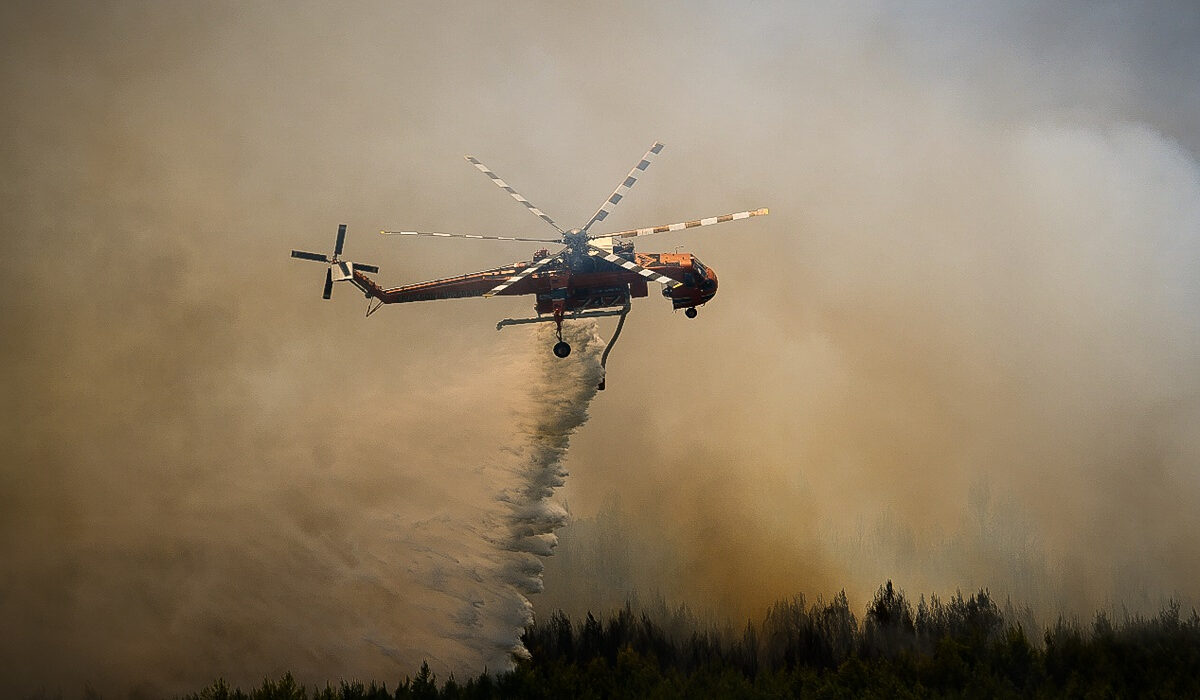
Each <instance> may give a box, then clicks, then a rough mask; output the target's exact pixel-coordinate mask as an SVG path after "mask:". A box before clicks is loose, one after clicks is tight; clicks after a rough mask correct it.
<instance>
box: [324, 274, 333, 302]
mask: <svg viewBox="0 0 1200 700" xmlns="http://www.w3.org/2000/svg"><path fill="white" fill-rule="evenodd" d="M331 294H333V268H326V270H325V291H324V292H322V293H321V296H322V297H324V298H326V299H328V298H329V296H330V295H331Z"/></svg>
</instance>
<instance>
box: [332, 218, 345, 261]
mask: <svg viewBox="0 0 1200 700" xmlns="http://www.w3.org/2000/svg"><path fill="white" fill-rule="evenodd" d="M345 244H346V224H339V225H338V236H337V243H336V244H335V245H334V246H333V255H334V257H336V256H338V255H341V254H342V246H343V245H345Z"/></svg>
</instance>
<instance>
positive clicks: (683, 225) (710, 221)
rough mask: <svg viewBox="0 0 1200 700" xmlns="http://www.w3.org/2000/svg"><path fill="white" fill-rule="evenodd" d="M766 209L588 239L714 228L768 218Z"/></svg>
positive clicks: (606, 234) (619, 232) (618, 232)
mask: <svg viewBox="0 0 1200 700" xmlns="http://www.w3.org/2000/svg"><path fill="white" fill-rule="evenodd" d="M767 213H768V212H767V210H766V209H755V210H754V211H739V212H738V213H736V214H723V215H721V216H713V217H709V218H707V219H697V220H695V221H681V222H679V223H677V224H667V225H666V226H654V227H651V228H635V229H630V230H629V231H617V232H616V233H605V234H601V235H592V236H588V238H632V237H634V236H646V235H649V234H651V233H665V232H667V231H681V230H683V229H685V228H697V227H700V226H712V225H713V224H723V223H725V222H726V221H737V220H739V219H749V218H750V217H752V216H766V215H767Z"/></svg>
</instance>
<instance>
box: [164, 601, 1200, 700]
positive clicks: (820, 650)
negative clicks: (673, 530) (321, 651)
mask: <svg viewBox="0 0 1200 700" xmlns="http://www.w3.org/2000/svg"><path fill="white" fill-rule="evenodd" d="M1010 617H1011V616H1006V615H1005V614H1004V613H1002V612H1001V610H1000V608H999V607H997V605H996V603H995V601H993V600H992V598H991V597H990V596H989V595H988V592H987V591H979V592H978V593H975V594H974V595H971V596H969V597H966V598H964V597H963V596H962V594H961V593H960V594H957V595H955V596H954V597H953V598H951V599H950V600H949V601H947V602H945V603H943V602H942V601H941V600H940V599H939V598H938V597H936V596H933V597H931V598H930V599H929V601H928V602H926V600H925V599H924V598H922V599H921V600H920V602H919V603H918V605H917V607H916V609H915V610H914V608H913V606H912V604H911V603H910V602H909V601H908V599H907V598H905V596H904V593H903V591H901V590H900V589H898V588H896V587H894V586H893V585H892V582H891V581H888V582H887V583H886V584H884V585H883V586H880V588H879V590H878V592H876V594H875V598H874V599H873V600H872V601H871V603H870V604H869V605H868V606H867V609H866V614H865V615H864V617H863V620H862V623H861V624H859V622H858V620H857V618H856V617H855V616H854V614H853V613H852V612H851V611H850V606H849V604H848V603H847V601H846V596H845V594H844V593H841V594H839V595H837V596H835V597H834V598H833V600H831V601H829V602H824V601H822V600H821V599H818V600H817V601H816V602H815V603H813V604H812V605H808V604H807V603H806V601H805V599H804V597H803V596H796V597H794V598H791V599H790V600H782V601H779V602H777V603H775V604H774V605H773V606H771V608H770V609H769V610H768V611H767V613H766V616H765V618H764V619H763V621H762V622H761V623H760V624H757V625H755V624H747V626H746V627H745V628H744V630H743V631H742V632H740V633H735V632H733V631H732V630H728V629H726V630H718V629H715V628H705V627H704V626H702V625H701V624H700V623H699V622H697V621H696V620H694V619H691V618H688V619H689V620H690V622H691V624H690V625H688V626H684V625H680V624H678V618H676V619H674V620H673V621H672V623H671V624H669V625H664V623H662V622H660V621H657V620H655V619H653V618H652V617H651V615H649V614H647V613H642V612H634V610H633V609H632V608H631V607H630V606H628V605H626V607H625V608H623V609H621V610H619V611H617V612H616V613H614V614H612V615H611V616H610V617H609V618H608V619H607V620H606V621H602V620H600V619H597V618H596V617H595V616H593V615H591V614H589V615H588V616H587V617H586V618H585V619H584V620H582V621H580V622H579V623H575V622H573V621H572V620H570V619H568V618H567V617H566V616H565V615H563V614H562V613H556V614H554V615H552V616H551V617H550V619H548V620H546V621H544V622H541V623H538V624H535V625H533V626H531V627H530V628H528V629H527V630H526V631H525V635H524V638H523V639H524V642H525V645H526V647H527V648H528V649H529V651H530V655H531V656H530V659H528V660H520V661H518V662H517V665H516V668H514V669H513V670H512V671H509V672H506V673H500V674H497V675H492V674H488V673H484V674H481V675H480V676H478V677H475V678H470V679H468V680H467V681H466V682H463V683H460V682H458V681H455V680H454V678H453V677H450V678H447V679H446V680H445V681H444V682H442V683H440V684H439V682H438V679H437V677H436V675H435V674H433V673H432V672H431V671H430V669H429V666H428V664H425V665H422V667H421V669H420V671H419V672H418V673H417V674H416V676H415V677H412V678H406V679H404V681H403V682H402V683H400V684H399V685H398V686H397V687H396V689H395V691H394V692H392V693H389V692H388V690H387V687H386V686H378V685H375V684H374V683H372V684H371V685H369V686H364V685H363V684H362V683H344V682H343V683H342V684H341V685H340V686H339V687H338V688H332V687H330V686H326V687H325V688H323V689H320V690H318V689H313V690H312V691H309V690H307V689H306V688H305V687H303V686H300V685H298V684H297V683H296V681H295V680H294V679H293V678H292V676H291V675H290V674H289V675H286V676H284V677H283V678H282V679H280V680H278V681H271V680H267V681H264V682H263V685H262V686H261V687H260V688H258V689H256V690H252V691H250V692H249V693H246V692H242V691H241V690H237V689H230V688H229V686H228V684H226V683H225V682H224V681H217V682H216V683H214V684H213V685H212V686H210V687H208V688H205V689H204V690H202V691H200V692H199V693H196V694H193V695H189V696H186V698H185V700H277V699H279V700H284V699H286V700H300V699H303V700H308V699H310V698H312V699H313V700H335V699H336V700H383V699H384V698H388V699H389V700H390V699H392V698H394V699H395V700H401V699H426V698H428V699H433V698H451V699H454V700H474V699H477V698H478V699H482V698H564V697H570V698H585V699H586V698H695V697H712V698H726V697H728V698H788V697H803V698H810V697H811V698H863V697H867V698H870V697H881V698H882V697H888V698H892V697H896V698H928V697H945V698H951V697H953V698H958V697H999V698H1027V697H1132V696H1139V697H1141V696H1149V697H1200V674H1198V673H1197V672H1196V669H1200V616H1198V615H1197V613H1196V612H1195V611H1193V612H1192V613H1191V615H1190V616H1189V617H1188V618H1187V619H1182V618H1181V617H1180V611H1179V606H1178V605H1176V604H1172V605H1170V606H1168V607H1167V609H1165V610H1163V611H1162V612H1161V613H1160V614H1159V615H1158V616H1156V617H1153V618H1149V619H1146V618H1140V617H1138V618H1130V619H1126V620H1124V621H1123V622H1120V623H1118V624H1114V623H1113V622H1112V621H1110V620H1109V618H1108V616H1107V615H1105V614H1103V613H1101V614H1099V615H1097V616H1096V619H1095V622H1094V623H1093V624H1092V626H1091V628H1090V629H1084V628H1081V627H1080V626H1079V625H1078V624H1075V623H1073V622H1069V621H1065V620H1061V619H1060V620H1059V621H1058V622H1057V623H1056V624H1055V625H1054V626H1053V627H1051V628H1050V629H1049V630H1048V631H1046V632H1045V634H1044V636H1043V637H1042V638H1041V639H1040V640H1038V639H1035V640H1034V642H1031V641H1030V639H1029V637H1028V636H1027V633H1026V630H1025V629H1024V627H1023V625H1022V624H1021V623H1020V622H1018V621H1015V620H1013V619H1010ZM688 627H690V629H689V628H688ZM668 629H670V630H671V631H668ZM1039 642H1040V643H1039Z"/></svg>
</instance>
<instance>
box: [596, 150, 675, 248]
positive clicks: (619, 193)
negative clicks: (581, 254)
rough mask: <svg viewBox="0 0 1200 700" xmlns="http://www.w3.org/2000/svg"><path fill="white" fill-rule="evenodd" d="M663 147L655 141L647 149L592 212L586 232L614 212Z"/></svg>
mask: <svg viewBox="0 0 1200 700" xmlns="http://www.w3.org/2000/svg"><path fill="white" fill-rule="evenodd" d="M662 149H663V145H662V144H661V143H659V142H657V141H655V142H654V145H653V146H651V147H650V150H648V151H646V155H644V156H642V159H641V160H640V161H639V162H638V164H637V165H635V166H633V170H630V171H629V174H628V175H626V176H625V180H624V181H623V182H622V183H621V184H620V185H617V189H615V190H613V193H612V195H611V196H610V197H609V198H608V199H606V200H604V204H601V205H600V208H599V209H598V210H596V213H595V214H592V218H591V219H589V220H588V222H587V223H586V224H585V225H584V227H583V228H582V229H581V230H582V231H583V232H584V233H586V232H587V230H588V229H590V228H591V227H592V224H594V223H596V222H597V221H604V217H606V216H608V215H609V214H611V213H612V210H613V207H615V206H617V202H620V201H621V199H622V198H623V197H624V196H625V194H626V193H627V192H629V189H630V188H631V187H633V186H634V184H636V183H637V180H638V176H639V175H641V174H642V173H644V172H646V168H648V167H650V161H652V160H654V156H656V155H658V154H659V152H660V151H662Z"/></svg>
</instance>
